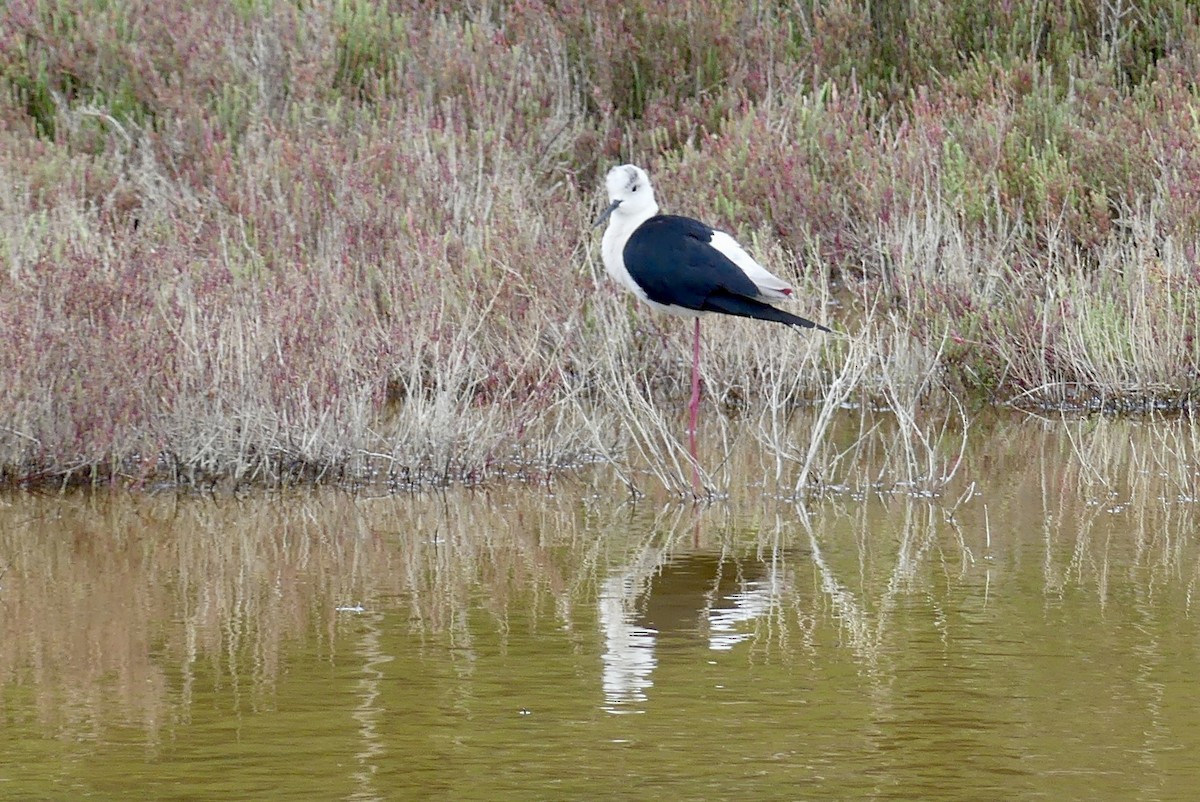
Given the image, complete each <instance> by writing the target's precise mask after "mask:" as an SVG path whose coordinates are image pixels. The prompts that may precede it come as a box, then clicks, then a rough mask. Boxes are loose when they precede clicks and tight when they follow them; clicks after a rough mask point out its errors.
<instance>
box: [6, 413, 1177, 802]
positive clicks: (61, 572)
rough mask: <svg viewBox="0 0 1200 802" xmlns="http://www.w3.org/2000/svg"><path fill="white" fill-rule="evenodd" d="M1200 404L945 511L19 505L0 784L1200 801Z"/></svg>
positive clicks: (578, 501)
mask: <svg viewBox="0 0 1200 802" xmlns="http://www.w3.org/2000/svg"><path fill="white" fill-rule="evenodd" d="M1172 426H1173V428H1172V427H1167V428H1165V429H1163V428H1159V429H1156V428H1154V427H1151V426H1145V425H1142V424H1138V423H1131V422H1105V421H1101V422H1099V423H1092V424H1088V428H1087V429H1076V430H1073V431H1072V432H1071V433H1070V436H1069V437H1068V436H1067V434H1066V433H1065V432H1064V431H1063V430H1062V429H1061V427H1057V428H1056V427H1054V426H1045V427H1036V426H1028V425H1025V426H1020V427H1010V428H1001V429H998V430H997V431H995V432H992V433H990V434H989V435H988V436H987V437H981V438H976V439H975V440H974V441H973V444H972V450H971V452H970V453H969V454H968V455H967V458H966V460H965V463H966V469H965V470H964V472H963V477H962V480H961V484H960V485H959V486H957V487H954V488H947V490H946V492H945V493H943V494H942V496H940V497H938V498H933V499H930V498H920V497H908V496H904V495H898V494H890V495H885V496H879V495H872V494H870V493H866V494H864V495H863V497H861V498H860V497H859V496H858V495H857V494H846V495H834V496H831V497H828V498H822V499H816V500H813V501H810V502H808V503H807V504H806V505H804V506H800V505H797V504H795V503H793V502H789V501H786V500H781V499H775V498H770V497H764V496H763V495H755V494H754V493H746V494H745V495H744V497H735V498H734V499H732V500H730V501H729V502H728V503H723V504H718V505H713V506H709V507H692V506H681V505H678V504H674V503H668V502H667V501H666V500H664V499H657V500H656V499H642V500H641V501H639V502H637V503H631V502H630V501H629V499H628V497H627V495H626V494H625V493H624V492H623V490H622V489H621V486H620V485H619V484H618V483H616V482H612V481H610V480H609V479H606V478H605V477H604V475H603V472H597V473H595V474H592V475H589V476H587V477H582V478H580V479H578V480H565V481H561V482H558V483H557V484H556V485H554V487H553V492H550V491H548V490H546V489H545V488H544V487H537V488H533V487H523V486H511V487H503V488H498V489H494V490H491V491H453V492H447V493H443V494H423V495H405V496H394V497H392V496H389V497H382V498H368V497H365V496H362V495H358V496H352V495H349V494H346V493H342V492H339V491H335V490H322V491H316V492H311V493H297V494H288V495H280V494H271V495H261V496H253V497H243V498H234V497H230V496H215V497H183V498H180V497H175V496H166V495H159V496H147V495H130V494H124V493H119V492H117V493H98V494H91V495H69V496H66V497H39V496H9V497H7V498H4V499H3V500H2V502H0V572H2V573H0V721H2V723H3V727H2V729H0V799H14V800H23V799H80V798H90V799H99V800H107V799H112V800H127V799H129V798H137V799H143V798H144V799H179V800H184V799H187V800H198V799H303V800H311V799H347V800H357V799H361V800H371V799H455V800H457V799H646V798H654V797H655V796H666V795H669V797H670V798H698V799H699V798H703V799H745V798H757V799H830V798H842V799H848V798H859V799H931V800H948V799H972V800H974V799H999V798H1003V799H1039V798H1045V799H1055V800H1061V799H1143V800H1170V799H1192V798H1194V797H1195V789H1196V788H1197V787H1200V683H1197V682H1196V680H1195V667H1196V666H1197V665H1198V664H1200V659H1198V658H1200V632H1198V630H1197V624H1196V621H1195V613H1196V611H1195V609H1194V608H1193V598H1194V596H1195V591H1196V590H1197V582H1198V581H1200V555H1198V553H1197V549H1196V542H1195V541H1196V532H1197V526H1196V523H1197V516H1196V502H1195V501H1194V499H1193V497H1192V494H1190V493H1189V492H1188V483H1189V482H1192V481H1194V478H1195V466H1194V464H1193V463H1192V461H1191V456H1190V455H1191V454H1192V453H1193V452H1192V451H1191V450H1190V447H1185V445H1183V443H1185V442H1186V437H1187V436H1188V435H1187V428H1186V425H1185V424H1183V423H1176V424H1173V425H1172ZM1164 432H1165V433H1166V434H1164ZM1181 438H1184V439H1182V440H1181ZM1172 443H1174V444H1175V445H1174V446H1172V445H1171V444H1172ZM972 482H973V483H974V491H973V492H968V490H969V489H970V487H971V483H972Z"/></svg>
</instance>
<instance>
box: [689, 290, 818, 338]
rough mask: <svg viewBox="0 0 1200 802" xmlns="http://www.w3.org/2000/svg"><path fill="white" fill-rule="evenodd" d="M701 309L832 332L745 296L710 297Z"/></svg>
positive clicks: (806, 319) (805, 319)
mask: <svg viewBox="0 0 1200 802" xmlns="http://www.w3.org/2000/svg"><path fill="white" fill-rule="evenodd" d="M701 309H702V310H703V311H705V312H720V313H722V314H725V315H736V316H737V317H751V318H754V319H755V320H771V321H774V322H775V323H783V324H785V325H788V326H799V327H800V328H805V329H816V330H818V331H830V332H831V331H832V329H828V328H826V327H825V326H822V325H821V324H820V323H815V322H813V321H811V320H809V319H808V318H803V317H800V316H799V315H793V314H792V313H791V312H785V311H783V310H782V309H779V308H778V307H774V306H771V305H770V304H766V303H763V302H762V301H759V300H757V299H755V298H747V297H746V296H745V295H732V294H730V295H710V296H709V297H708V298H706V299H705V300H704V305H703V306H702V307H701Z"/></svg>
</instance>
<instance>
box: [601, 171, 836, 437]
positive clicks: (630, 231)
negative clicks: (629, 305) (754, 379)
mask: <svg viewBox="0 0 1200 802" xmlns="http://www.w3.org/2000/svg"><path fill="white" fill-rule="evenodd" d="M604 185H605V189H606V190H607V191H608V199H609V204H608V206H607V207H605V209H604V211H603V212H602V213H601V214H600V216H599V217H598V218H597V219H596V222H595V223H594V224H593V226H592V227H593V228H597V227H599V226H600V225H602V224H603V223H604V222H605V221H608V227H607V228H606V229H605V231H604V237H603V238H602V239H601V243H600V255H601V258H602V260H603V262H604V269H605V271H606V272H607V273H608V275H609V276H610V277H612V278H613V279H614V280H616V282H617V283H618V284H621V285H622V286H624V287H625V288H626V289H628V290H629V291H630V292H632V293H633V294H634V295H635V296H637V297H638V298H639V299H640V300H642V301H643V302H645V303H646V304H647V305H649V306H650V307H651V308H652V309H656V310H658V311H660V312H667V313H669V314H674V315H680V316H683V317H691V318H695V321H696V322H695V334H694V338H693V345H692V398H691V402H690V403H689V405H688V411H689V421H688V435H689V438H690V440H691V446H692V457H693V459H694V458H695V451H696V448H695V436H696V423H697V420H698V418H699V411H700V318H701V316H703V315H705V314H708V313H711V312H715V313H717V314H724V315H734V316H736V317H748V318H754V319H756V320H767V321H772V322H775V323H782V324H784V325H787V326H794V327H796V328H804V329H816V330H818V331H825V332H828V331H831V329H829V328H827V327H825V326H822V325H821V324H820V323H816V322H815V321H812V320H808V319H807V318H803V317H800V316H799V315H794V314H792V313H791V312H786V311H784V310H782V309H779V308H778V307H776V306H773V303H774V302H776V301H786V300H791V299H792V296H793V295H794V293H795V290H794V289H793V288H792V287H791V286H790V285H789V284H788V283H787V282H786V281H784V280H783V279H781V278H779V277H778V276H776V275H774V274H772V273H771V272H770V271H768V270H767V269H766V268H765V267H763V266H762V265H760V264H759V263H758V262H756V261H755V260H754V258H753V257H752V256H750V254H749V253H747V252H746V249H745V248H743V247H742V246H741V245H740V244H738V241H737V240H735V239H734V238H733V237H732V236H730V235H729V234H727V233H725V232H724V231H720V230H718V229H715V228H713V227H711V226H709V225H706V224H704V223H702V222H700V221H699V220H694V219H692V218H690V217H682V216H679V215H671V214H659V209H658V203H657V202H656V201H655V199H654V187H653V186H652V185H651V183H650V176H649V175H647V173H646V171H645V170H643V169H642V168H641V167H638V166H637V165H634V164H622V165H619V166H616V167H613V168H612V169H611V170H609V171H608V175H607V176H606V177H605V180H604Z"/></svg>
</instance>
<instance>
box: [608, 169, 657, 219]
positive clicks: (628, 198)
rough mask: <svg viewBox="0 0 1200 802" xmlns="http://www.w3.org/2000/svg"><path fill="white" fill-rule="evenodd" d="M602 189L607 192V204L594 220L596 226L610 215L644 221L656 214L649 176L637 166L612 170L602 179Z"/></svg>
mask: <svg viewBox="0 0 1200 802" xmlns="http://www.w3.org/2000/svg"><path fill="white" fill-rule="evenodd" d="M604 187H605V188H606V189H607V190H608V200H609V204H608V207H607V208H606V209H605V210H604V212H603V213H602V214H601V215H600V218H599V219H598V220H596V223H595V224H596V225H597V226H598V225H600V224H601V223H603V222H604V221H605V220H607V219H608V216H609V215H611V214H615V215H618V216H620V217H621V218H625V219H635V218H636V219H638V220H645V219H646V218H648V217H652V216H653V215H655V214H657V213H658V204H657V203H656V202H655V200H654V187H652V186H650V176H648V175H646V171H645V170H643V169H642V168H641V167H638V166H637V165H634V164H622V165H620V166H617V167H614V168H612V169H611V170H609V171H608V176H607V177H606V178H605V179H604Z"/></svg>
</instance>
